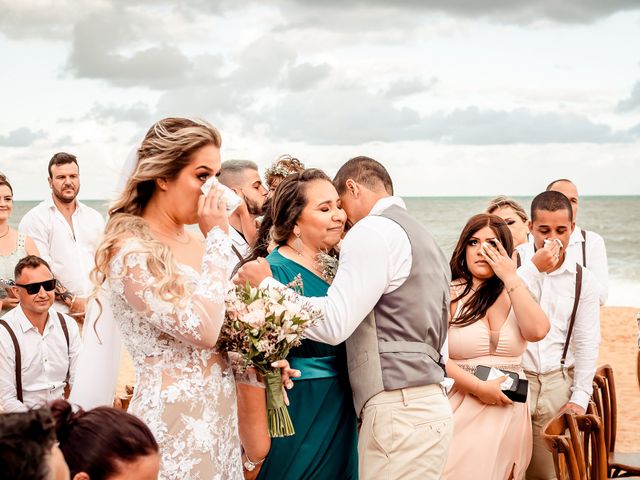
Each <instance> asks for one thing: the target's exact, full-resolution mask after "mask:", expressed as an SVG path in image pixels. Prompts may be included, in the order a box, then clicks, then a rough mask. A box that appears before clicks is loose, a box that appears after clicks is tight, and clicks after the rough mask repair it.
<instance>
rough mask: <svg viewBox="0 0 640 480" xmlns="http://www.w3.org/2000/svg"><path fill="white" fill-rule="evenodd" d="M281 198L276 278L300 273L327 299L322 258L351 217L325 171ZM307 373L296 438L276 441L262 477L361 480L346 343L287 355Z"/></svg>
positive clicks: (292, 394)
mask: <svg viewBox="0 0 640 480" xmlns="http://www.w3.org/2000/svg"><path fill="white" fill-rule="evenodd" d="M272 201H273V240H274V242H275V243H276V244H277V245H278V246H277V247H276V249H275V250H274V251H273V252H271V254H270V255H269V256H268V257H267V261H268V262H269V265H270V266H271V271H272V272H273V276H274V278H275V279H276V280H278V281H279V282H282V283H284V284H287V283H290V282H291V281H293V280H294V279H295V278H296V277H297V276H300V278H301V280H302V290H303V291H304V294H305V295H306V296H307V297H322V296H325V295H326V294H327V290H328V288H329V282H330V278H328V277H326V276H323V275H326V274H323V270H324V267H323V265H322V263H321V262H320V260H319V255H320V254H321V253H326V252H329V251H333V249H334V248H335V247H336V245H337V244H338V242H340V238H341V235H342V232H343V229H344V224H345V221H346V218H347V216H346V214H345V212H344V210H342V208H341V207H340V200H339V198H338V193H337V192H336V189H335V188H334V186H333V184H332V183H331V180H330V179H329V177H327V176H326V175H325V174H324V172H322V171H321V170H317V169H309V170H305V171H303V172H302V173H298V174H293V175H290V176H288V177H287V178H285V179H284V180H283V181H282V182H281V183H280V184H279V185H278V187H277V188H276V191H275V194H274V196H273V198H272ZM287 359H288V360H289V363H290V364H291V367H292V368H295V369H297V370H300V372H301V377H300V378H298V379H295V387H294V388H293V389H292V390H291V391H289V392H288V395H289V401H290V406H289V414H290V415H291V420H292V422H293V426H294V428H295V430H296V433H295V435H293V436H291V437H284V438H274V439H272V441H271V450H270V452H269V455H268V456H267V458H266V460H265V462H264V465H263V466H262V470H261V472H260V475H259V477H258V478H259V479H261V480H262V479H273V480H277V479H282V478H286V479H288V480H303V479H314V478H336V479H338V478H339V479H345V480H346V479H352V480H356V479H357V478H358V472H357V467H358V456H357V431H356V414H355V411H354V409H353V402H352V397H351V395H352V394H351V388H350V386H349V376H348V372H347V363H346V352H345V346H344V344H339V345H337V346H332V345H328V344H326V343H322V342H316V341H313V340H303V341H302V344H301V345H300V346H299V347H296V348H294V349H292V350H291V352H290V353H289V356H288V357H287Z"/></svg>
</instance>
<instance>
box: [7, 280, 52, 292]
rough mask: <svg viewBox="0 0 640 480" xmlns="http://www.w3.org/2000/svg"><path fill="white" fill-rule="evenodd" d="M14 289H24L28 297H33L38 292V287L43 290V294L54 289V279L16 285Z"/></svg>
mask: <svg viewBox="0 0 640 480" xmlns="http://www.w3.org/2000/svg"><path fill="white" fill-rule="evenodd" d="M16 287H22V288H24V289H25V290H26V291H27V293H28V294H29V295H35V294H36V293H38V292H39V291H40V287H42V288H44V290H45V292H50V291H52V290H55V289H56V279H55V278H52V279H51V280H45V281H44V282H35V283H27V284H21V283H16Z"/></svg>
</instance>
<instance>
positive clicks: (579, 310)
mask: <svg viewBox="0 0 640 480" xmlns="http://www.w3.org/2000/svg"><path fill="white" fill-rule="evenodd" d="M574 225H575V224H574V222H573V211H572V209H571V204H570V203H569V200H568V199H567V197H565V196H564V195H563V194H561V193H559V192H554V191H547V192H543V193H541V194H540V195H538V196H537V197H535V198H534V199H533V201H532V203H531V220H530V221H529V228H530V230H531V235H532V236H533V243H530V242H528V243H524V244H522V245H519V246H518V247H517V248H518V252H519V253H520V256H521V258H522V266H521V267H520V268H518V275H519V276H520V277H521V278H522V279H523V280H524V282H525V283H526V285H527V287H528V288H529V290H530V291H531V292H532V293H533V294H534V295H535V296H536V297H537V298H538V301H539V302H540V307H541V308H542V310H543V311H544V313H545V314H546V315H547V316H548V317H549V321H550V323H551V329H550V330H549V333H548V334H547V336H546V337H545V338H544V339H542V340H540V341H539V342H536V343H529V344H528V346H527V350H526V352H525V353H524V355H523V357H522V366H523V368H524V370H525V374H526V375H527V379H528V380H529V409H530V412H531V421H532V427H533V428H532V430H533V456H532V458H531V462H530V464H529V468H528V470H527V479H529V480H531V479H553V478H555V471H554V467H553V459H552V457H551V453H550V452H549V451H547V449H546V448H545V446H544V443H543V441H542V438H541V437H540V432H541V430H542V428H543V427H544V425H545V424H546V423H547V422H548V421H549V420H550V419H551V418H552V417H553V416H554V415H556V414H557V413H558V412H560V411H561V410H568V411H571V412H574V413H577V414H584V412H585V410H586V408H587V405H588V403H589V399H590V397H591V394H592V387H591V384H592V381H593V375H594V373H595V370H596V362H597V361H598V349H599V346H600V306H599V300H598V284H597V282H596V280H595V277H594V275H593V274H592V273H591V272H590V271H589V269H587V268H583V267H582V266H581V265H579V264H578V263H577V262H576V259H575V258H574V257H573V256H572V255H570V253H569V252H568V251H567V246H568V245H569V239H570V237H571V232H572V231H573V229H574ZM576 293H577V294H578V298H577V299H576ZM572 319H573V327H572V328H571V324H572ZM569 337H570V338H569ZM568 338H569V340H568Z"/></svg>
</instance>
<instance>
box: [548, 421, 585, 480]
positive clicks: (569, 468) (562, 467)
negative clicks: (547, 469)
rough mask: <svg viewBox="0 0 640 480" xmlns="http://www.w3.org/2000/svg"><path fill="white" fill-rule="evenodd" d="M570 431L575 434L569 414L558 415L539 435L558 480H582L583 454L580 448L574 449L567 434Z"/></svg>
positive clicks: (575, 427)
mask: <svg viewBox="0 0 640 480" xmlns="http://www.w3.org/2000/svg"><path fill="white" fill-rule="evenodd" d="M570 429H573V430H574V431H575V432H576V434H577V425H576V422H575V419H574V418H573V416H572V415H571V414H570V413H560V414H558V415H556V416H555V417H553V418H552V419H551V420H549V422H548V423H547V424H546V425H545V426H544V428H543V429H542V432H541V433H540V435H542V439H543V440H544V443H545V445H546V447H547V449H548V450H549V451H550V452H551V455H552V456H553V465H554V467H555V470H556V476H557V478H558V479H560V480H565V479H568V480H584V479H585V473H584V472H585V467H584V466H585V461H584V453H583V450H582V448H575V442H574V441H572V438H571V433H570V432H569V433H567V432H568V431H569V430H570ZM581 467H582V468H581Z"/></svg>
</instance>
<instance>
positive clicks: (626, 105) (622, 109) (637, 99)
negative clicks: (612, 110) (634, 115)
mask: <svg viewBox="0 0 640 480" xmlns="http://www.w3.org/2000/svg"><path fill="white" fill-rule="evenodd" d="M638 107H640V82H636V84H635V85H634V86H633V89H632V90H631V93H630V94H629V96H628V97H627V98H625V99H624V100H620V102H618V105H616V112H618V113H626V112H630V111H632V110H635V109H637V108H638Z"/></svg>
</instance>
